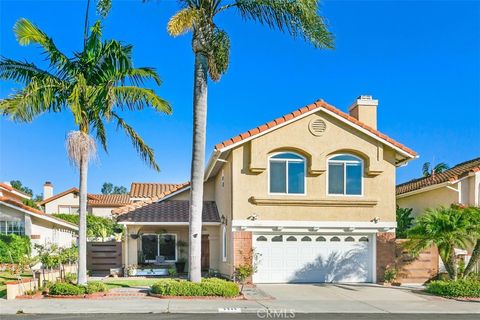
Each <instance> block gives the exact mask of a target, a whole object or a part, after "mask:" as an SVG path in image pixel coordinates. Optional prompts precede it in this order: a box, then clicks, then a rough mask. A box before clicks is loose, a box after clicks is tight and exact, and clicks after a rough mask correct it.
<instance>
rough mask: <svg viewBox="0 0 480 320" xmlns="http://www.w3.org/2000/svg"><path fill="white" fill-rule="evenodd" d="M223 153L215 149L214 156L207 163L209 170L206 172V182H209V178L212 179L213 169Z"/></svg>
mask: <svg viewBox="0 0 480 320" xmlns="http://www.w3.org/2000/svg"><path fill="white" fill-rule="evenodd" d="M222 152H223V151H220V150H217V149H213V151H212V154H211V155H210V158H209V160H208V163H207V168H206V170H205V175H204V181H207V180H208V178H210V174H211V173H212V171H213V168H214V167H215V164H216V163H217V160H218V159H219V158H220V155H221V154H222Z"/></svg>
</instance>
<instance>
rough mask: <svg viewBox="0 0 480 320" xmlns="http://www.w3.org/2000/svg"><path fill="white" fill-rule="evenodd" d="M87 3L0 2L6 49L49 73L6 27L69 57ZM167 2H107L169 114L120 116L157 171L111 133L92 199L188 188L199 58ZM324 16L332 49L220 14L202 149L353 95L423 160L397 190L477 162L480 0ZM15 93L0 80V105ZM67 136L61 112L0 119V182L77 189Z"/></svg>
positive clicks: (92, 176) (336, 4)
mask: <svg viewBox="0 0 480 320" xmlns="http://www.w3.org/2000/svg"><path fill="white" fill-rule="evenodd" d="M85 4H86V0H82V1H66V0H65V1H42V0H39V1H23V0H20V1H8V0H2V1H1V2H0V51H1V54H2V55H4V56H6V57H10V58H15V59H26V60H28V61H33V62H35V63H38V64H39V65H42V66H45V63H44V61H43V58H42V56H41V54H40V52H41V51H40V50H39V49H38V48H35V47H33V46H31V47H21V46H19V45H18V44H17V43H16V41H15V38H14V36H13V32H12V26H13V24H14V23H15V21H16V20H17V19H19V18H21V17H25V18H28V19H30V20H31V21H33V22H34V23H35V24H37V25H38V26H39V27H40V28H41V29H43V30H44V31H45V32H46V33H47V34H49V35H50V36H51V37H52V38H54V40H55V42H56V44H57V46H58V47H59V48H60V49H61V50H63V51H64V52H67V53H70V52H72V51H75V50H80V49H81V45H82V28H83V19H84V9H85ZM176 9H177V7H176V3H175V2H174V1H166V0H165V1H150V2H149V3H147V4H142V2H141V1H140V0H138V1H137V0H130V1H115V0H114V1H113V8H112V11H111V13H110V15H109V17H108V18H107V20H106V21H105V28H104V35H105V38H115V39H119V40H123V41H125V42H127V43H130V44H133V45H134V48H135V49H134V60H135V63H136V66H152V67H155V68H157V71H158V72H159V74H160V75H161V77H162V79H163V81H164V84H163V85H162V86H161V87H159V88H156V91H157V93H158V94H159V95H161V96H162V97H164V98H165V99H167V100H168V101H170V102H171V104H172V106H173V108H174V113H173V115H171V116H164V115H161V114H157V113H154V112H152V111H150V110H148V111H144V112H137V113H125V119H126V120H127V121H128V122H129V123H130V124H131V125H133V126H134V127H135V128H136V129H137V131H138V132H139V133H140V134H141V135H142V137H143V138H144V139H145V141H146V142H147V143H148V144H150V145H151V146H152V147H153V148H154V149H155V152H156V158H157V161H158V163H159V165H160V167H161V172H160V173H157V172H155V171H153V170H151V169H149V168H148V167H147V166H146V165H145V164H144V163H142V161H141V160H140V159H139V157H138V156H137V154H136V153H135V151H134V149H133V148H132V146H131V144H130V141H129V140H128V138H127V137H126V136H125V135H124V134H123V133H122V132H118V133H117V131H116V129H115V127H114V125H113V124H112V125H111V126H110V127H109V128H108V144H109V152H108V154H106V153H105V152H103V151H101V152H100V153H99V157H98V160H97V161H96V163H94V164H93V165H92V166H91V168H90V171H89V181H88V186H89V191H90V192H99V191H100V188H101V185H102V183H103V182H104V181H110V182H112V183H114V184H117V185H125V186H127V188H128V187H129V186H130V183H131V182H132V181H145V182H180V181H185V180H188V179H189V168H190V149H191V127H192V126H191V110H192V76H193V55H192V52H191V49H190V37H189V36H183V37H178V38H171V37H169V36H168V35H167V33H166V23H167V21H168V18H169V17H170V16H171V15H172V13H173V12H175V10H176ZM322 12H323V15H324V16H325V17H326V18H327V19H328V23H329V26H330V27H329V28H330V30H331V31H332V32H333V33H334V34H335V37H336V41H335V42H336V49H335V50H331V51H320V50H316V49H314V48H312V47H311V46H310V45H308V44H306V43H304V42H302V41H301V40H292V39H291V38H290V37H289V36H288V35H285V34H282V33H280V32H276V31H271V30H269V29H268V28H266V27H263V26H261V25H259V24H256V23H250V22H248V23H247V22H244V21H242V20H241V18H239V17H238V16H236V15H235V14H234V13H233V12H232V13H227V14H225V15H223V16H221V17H220V18H219V19H218V21H217V22H218V24H219V25H221V26H223V27H224V28H225V29H226V30H227V32H228V33H229V34H230V37H231V43H232V46H231V63H230V68H229V70H228V72H227V74H226V75H225V76H224V77H223V79H222V80H221V82H219V83H211V84H210V87H209V110H208V112H209V114H208V136H207V154H208V155H209V154H210V152H211V150H212V148H213V145H214V144H215V143H217V142H220V141H222V140H225V139H227V138H229V137H231V136H234V135H236V134H238V133H241V132H243V131H245V130H248V129H250V128H252V127H255V126H257V125H259V124H261V123H264V122H267V121H270V120H272V119H274V118H276V117H278V116H280V115H283V114H285V113H288V112H290V111H292V110H294V109H297V108H299V107H302V106H304V105H306V104H309V103H311V102H313V101H315V100H316V99H318V98H323V99H324V100H326V101H327V102H329V103H331V104H333V105H335V106H336V107H338V108H340V109H342V110H344V111H346V110H347V108H348V106H349V105H350V103H351V102H352V101H353V100H354V99H355V97H356V96H358V95H360V94H370V95H373V96H374V98H377V99H379V102H380V105H379V108H378V127H379V129H380V130H381V131H382V132H384V133H385V134H387V135H389V136H391V137H392V138H394V139H396V140H397V141H400V142H402V143H404V144H405V145H407V146H409V147H411V148H412V149H414V150H416V151H417V152H418V153H419V154H420V159H418V160H416V161H412V162H411V163H410V164H409V165H408V166H407V167H404V168H400V169H398V170H397V181H398V182H403V181H406V180H409V179H411V178H414V177H417V176H419V175H420V173H421V166H422V164H423V162H425V161H435V162H440V161H444V162H447V163H448V164H450V165H454V164H456V163H458V162H462V161H464V160H467V159H470V158H474V157H477V156H479V155H480V142H479V141H480V133H479V132H480V2H477V1H469V2H461V1H424V2H421V1H352V2H349V1H325V2H324V4H323V8H322ZM12 88H14V84H13V83H10V82H2V83H1V84H0V97H6V96H7V95H8V94H9V92H11V89H12ZM73 129H75V127H74V125H73V120H72V118H71V116H70V115H69V114H45V115H42V116H40V117H38V118H37V119H35V120H34V121H33V122H32V123H30V124H18V123H13V122H11V121H9V120H8V119H5V118H1V119H0V181H9V180H12V179H19V180H21V181H22V182H23V183H24V184H25V185H27V186H29V187H30V188H32V189H33V190H34V191H35V192H36V193H40V192H41V188H42V184H43V182H44V181H47V180H49V181H52V182H53V184H54V186H55V191H56V192H57V191H58V192H59V191H61V190H63V189H66V188H69V187H71V186H74V185H77V184H78V183H77V181H78V177H77V172H76V170H75V169H74V168H73V167H72V166H70V164H69V162H68V160H67V157H66V153H65V136H66V134H67V133H68V131H70V130H73Z"/></svg>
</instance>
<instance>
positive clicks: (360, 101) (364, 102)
mask: <svg viewBox="0 0 480 320" xmlns="http://www.w3.org/2000/svg"><path fill="white" fill-rule="evenodd" d="M358 106H373V107H377V106H378V100H377V99H373V97H372V96H371V95H360V96H358V97H357V99H355V101H353V103H352V104H351V105H350V107H349V108H348V111H351V110H352V109H353V108H355V107H358Z"/></svg>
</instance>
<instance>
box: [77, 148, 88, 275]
mask: <svg viewBox="0 0 480 320" xmlns="http://www.w3.org/2000/svg"><path fill="white" fill-rule="evenodd" d="M87 172H88V159H87V157H85V156H84V155H82V156H81V158H80V190H79V191H80V196H79V198H80V213H79V215H80V217H79V228H78V278H77V279H78V284H86V283H87Z"/></svg>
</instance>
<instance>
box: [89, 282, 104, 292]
mask: <svg viewBox="0 0 480 320" xmlns="http://www.w3.org/2000/svg"><path fill="white" fill-rule="evenodd" d="M107 291H108V288H107V286H106V285H105V283H103V282H101V281H91V282H88V283H87V285H86V286H85V293H88V294H90V293H96V292H107Z"/></svg>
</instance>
